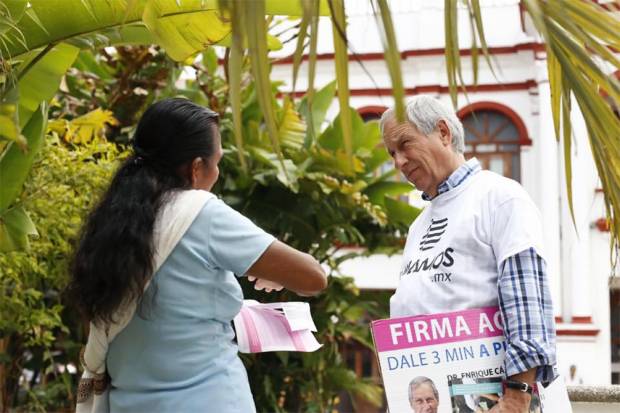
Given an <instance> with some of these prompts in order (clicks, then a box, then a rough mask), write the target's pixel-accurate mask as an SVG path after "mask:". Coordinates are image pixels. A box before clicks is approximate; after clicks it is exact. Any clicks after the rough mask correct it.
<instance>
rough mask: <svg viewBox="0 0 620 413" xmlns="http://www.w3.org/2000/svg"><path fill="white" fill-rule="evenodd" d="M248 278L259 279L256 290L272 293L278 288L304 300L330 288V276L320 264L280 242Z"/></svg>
mask: <svg viewBox="0 0 620 413" xmlns="http://www.w3.org/2000/svg"><path fill="white" fill-rule="evenodd" d="M246 275H247V276H248V278H249V277H253V278H256V279H257V281H256V285H255V288H256V289H259V287H261V286H265V287H267V288H271V289H272V290H273V289H276V288H274V287H273V286H274V285H275V286H278V287H280V288H282V287H284V288H286V289H287V290H291V291H293V292H295V293H297V294H298V295H302V296H313V295H316V294H318V293H319V292H321V291H322V290H324V289H325V287H327V276H326V275H325V271H324V270H323V268H322V267H321V265H320V264H319V263H318V262H317V260H315V259H314V258H313V257H312V256H310V255H308V254H306V253H304V252H301V251H298V250H296V249H295V248H291V247H289V246H288V245H286V244H284V243H282V242H280V241H277V240H276V241H274V242H273V243H272V244H271V245H270V246H269V247H268V248H267V249H266V250H265V252H264V253H263V255H261V256H260V258H258V260H256V262H255V263H254V265H252V266H251V267H250V269H249V270H248V272H247V274H246ZM259 282H260V284H259ZM265 283H269V284H265Z"/></svg>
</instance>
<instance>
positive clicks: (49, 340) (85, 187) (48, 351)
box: [0, 133, 124, 411]
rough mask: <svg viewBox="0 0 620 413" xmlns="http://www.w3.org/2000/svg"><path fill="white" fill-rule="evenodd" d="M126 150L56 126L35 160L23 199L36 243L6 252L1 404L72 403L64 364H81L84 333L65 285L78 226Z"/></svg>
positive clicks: (0, 279)
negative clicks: (62, 133)
mask: <svg viewBox="0 0 620 413" xmlns="http://www.w3.org/2000/svg"><path fill="white" fill-rule="evenodd" d="M122 156H124V153H123V151H122V150H121V149H119V148H118V147H117V146H116V145H115V144H112V143H108V142H106V141H105V140H101V139H95V140H93V141H91V142H89V143H88V144H85V145H80V146H74V145H67V144H65V143H63V141H61V139H60V138H59V137H58V136H57V134H55V133H52V134H51V135H48V136H47V137H46V139H45V142H44V144H43V148H42V149H41V151H40V153H39V154H38V156H37V158H36V160H35V162H34V164H33V168H32V171H31V175H30V178H29V179H28V180H27V181H26V185H25V186H24V190H23V192H22V193H21V194H20V197H19V201H18V202H19V203H18V205H19V206H20V208H21V207H23V208H26V209H27V210H28V211H30V216H31V217H32V221H33V222H34V223H35V224H36V226H37V228H38V233H39V237H37V238H36V239H34V240H33V241H32V243H31V248H30V251H27V252H26V251H13V252H8V253H5V254H1V255H0V268H2V271H0V296H2V300H0V314H2V317H0V386H1V387H0V388H1V389H2V399H1V400H0V407H2V411H7V410H8V409H10V408H11V406H14V405H16V404H17V405H22V406H26V410H28V411H30V410H33V409H36V410H39V411H48V410H50V409H54V410H57V409H59V408H70V407H72V406H73V403H74V397H73V394H74V382H72V381H71V380H70V376H69V375H68V373H62V372H61V371H60V370H59V367H60V366H62V369H64V370H66V368H67V367H66V365H67V364H70V363H72V365H73V366H74V367H75V366H77V354H78V349H79V347H80V346H81V342H82V341H83V340H84V336H83V328H82V325H81V324H80V322H79V321H78V320H76V318H75V315H74V314H71V313H66V312H65V311H64V305H63V303H62V301H61V298H60V295H59V293H60V291H62V289H63V288H64V286H65V285H66V282H67V266H68V264H67V261H68V259H69V257H70V255H71V251H72V248H73V241H74V240H75V238H76V234H77V232H78V230H79V228H80V227H81V224H82V221H83V219H84V217H85V216H86V215H87V213H88V211H89V210H90V209H91V208H92V207H93V202H95V201H96V199H97V194H99V193H100V192H101V191H102V189H103V188H104V187H105V186H106V185H107V184H108V182H109V179H110V177H111V174H112V172H113V171H114V169H115V167H116V160H117V159H119V158H120V157H122ZM24 372H27V373H29V374H30V376H29V375H28V374H26V375H24V374H25V373H24ZM20 380H21V381H22V385H21V390H22V391H23V392H22V393H18V386H19V384H20Z"/></svg>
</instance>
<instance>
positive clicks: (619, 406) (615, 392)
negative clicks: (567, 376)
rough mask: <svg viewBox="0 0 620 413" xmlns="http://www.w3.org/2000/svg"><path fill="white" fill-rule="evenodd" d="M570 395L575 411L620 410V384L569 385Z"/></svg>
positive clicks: (613, 412)
mask: <svg viewBox="0 0 620 413" xmlns="http://www.w3.org/2000/svg"><path fill="white" fill-rule="evenodd" d="M568 397H569V398H570V401H571V405H572V407H573V413H618V412H620V386H568ZM558 413H559V412H558Z"/></svg>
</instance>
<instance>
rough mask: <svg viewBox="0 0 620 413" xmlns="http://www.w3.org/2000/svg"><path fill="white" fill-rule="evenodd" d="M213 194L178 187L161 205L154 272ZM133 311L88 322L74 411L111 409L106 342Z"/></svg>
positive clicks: (98, 412)
mask: <svg viewBox="0 0 620 413" xmlns="http://www.w3.org/2000/svg"><path fill="white" fill-rule="evenodd" d="M214 197H215V196H214V195H213V194H212V193H210V192H207V191H202V190H188V191H178V192H176V193H175V194H174V195H172V198H171V199H170V201H169V202H167V203H166V205H164V206H163V207H162V209H161V211H160V213H159V216H158V219H157V220H156V222H155V228H154V232H153V245H154V257H153V274H155V273H156V272H157V270H158V269H159V268H160V267H161V265H162V264H163V263H164V261H165V260H166V258H168V255H170V253H171V252H172V250H173V248H174V247H175V246H176V245H177V243H178V242H179V241H180V240H181V237H182V236H183V234H185V232H186V231H187V230H188V228H189V227H190V225H191V224H192V222H194V220H195V219H196V217H197V216H198V213H199V212H200V211H201V210H202V208H203V207H204V205H205V204H206V202H207V201H208V200H209V199H212V198H214ZM112 225H113V224H112ZM150 282H151V279H149V280H148V282H147V283H146V285H145V286H144V289H145V290H146V289H147V288H148V286H149V284H150ZM135 311H136V303H135V302H133V303H130V304H128V305H126V306H125V307H124V308H123V309H119V310H118V311H117V313H116V314H115V316H114V319H115V320H117V322H116V323H114V324H110V325H106V326H99V327H98V326H96V325H94V324H93V323H90V332H89V334H88V342H87V343H86V347H84V349H83V350H82V355H81V362H82V367H83V368H84V373H83V374H82V377H81V379H80V383H79V386H78V395H77V405H76V412H77V413H108V412H109V411H110V407H109V400H108V399H109V377H108V375H107V373H106V356H107V354H108V346H109V344H110V343H111V342H112V340H114V337H116V336H117V335H118V333H120V332H121V331H122V330H123V329H124V328H125V327H126V326H127V324H129V322H130V321H131V319H132V318H133V315H134V313H135Z"/></svg>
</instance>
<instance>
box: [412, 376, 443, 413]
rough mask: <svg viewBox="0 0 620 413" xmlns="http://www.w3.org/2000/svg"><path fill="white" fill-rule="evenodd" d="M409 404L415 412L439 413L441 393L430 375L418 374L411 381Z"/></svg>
mask: <svg viewBox="0 0 620 413" xmlns="http://www.w3.org/2000/svg"><path fill="white" fill-rule="evenodd" d="M409 404H411V408H412V409H413V411H414V413H437V406H438V405H439V393H438V392H437V388H436V387H435V383H433V381H432V380H431V379H429V378H428V377H424V376H418V377H416V378H415V379H413V380H411V382H410V383H409Z"/></svg>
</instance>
